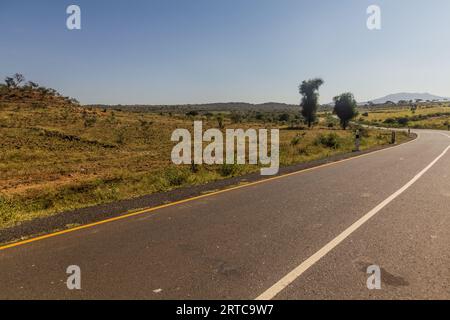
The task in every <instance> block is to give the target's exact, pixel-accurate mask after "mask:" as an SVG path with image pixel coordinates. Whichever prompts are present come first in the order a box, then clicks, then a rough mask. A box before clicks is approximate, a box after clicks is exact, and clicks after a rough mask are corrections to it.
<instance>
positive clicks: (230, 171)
mask: <svg viewBox="0 0 450 320" xmlns="http://www.w3.org/2000/svg"><path fill="white" fill-rule="evenodd" d="M238 171H239V167H238V166H237V165H236V164H226V163H224V164H223V165H221V166H220V168H219V173H220V175H221V176H223V177H228V176H232V175H235V174H236V173H238Z"/></svg>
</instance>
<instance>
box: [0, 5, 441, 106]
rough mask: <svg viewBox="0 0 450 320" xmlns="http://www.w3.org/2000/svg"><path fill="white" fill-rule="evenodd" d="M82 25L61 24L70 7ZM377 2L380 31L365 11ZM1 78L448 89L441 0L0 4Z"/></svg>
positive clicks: (234, 97)
mask: <svg viewBox="0 0 450 320" xmlns="http://www.w3.org/2000/svg"><path fill="white" fill-rule="evenodd" d="M69 4H77V5H79V6H80V7H81V10H82V30H79V31H69V30H67V29H66V18H67V15H66V12H65V11H66V7H67V6H68V5H69ZM370 4H378V5H380V6H381V9H382V30H380V31H369V30H368V29H367V28H366V19H367V14H366V9H367V7H368V5H370ZM0 28H1V33H0V77H2V78H4V77H5V76H6V75H9V74H12V73H15V72H20V73H23V74H24V75H25V76H26V77H27V79H30V80H34V81H37V82H39V83H41V84H43V85H46V86H49V87H53V88H55V89H57V90H60V91H61V92H63V93H64V94H65V95H70V96H73V97H75V98H78V99H79V100H80V101H81V102H82V103H108V104H115V103H121V104H134V103H145V104H175V103H176V104H178V103H203V102H218V101H246V102H257V103H259V102H266V101H278V102H287V103H298V102H299V95H298V90H297V86H298V84H299V83H300V82H301V80H303V79H307V78H311V77H316V76H320V77H323V79H324V80H325V85H324V86H323V87H322V88H321V102H323V103H326V102H330V101H331V99H332V97H333V96H335V95H336V94H338V93H342V92H345V91H351V92H353V93H354V94H355V96H356V98H357V99H358V100H359V101H364V100H367V99H371V98H376V97H379V96H383V95H385V94H388V93H394V92H401V91H409V92H425V91H427V92H430V93H433V94H437V95H442V96H450V57H449V54H450V1H448V0H429V1H425V0H423V1H418V0H385V1H382V0H379V1H376V0H371V1H367V0H339V1H336V0H317V1H302V0H128V1H125V0H111V1H107V0H72V1H65V0H53V1H51V0H40V1H34V0H33V1H32V0H30V1H22V0H16V1H1V2H0Z"/></svg>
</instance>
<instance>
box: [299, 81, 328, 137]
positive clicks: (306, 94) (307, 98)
mask: <svg viewBox="0 0 450 320" xmlns="http://www.w3.org/2000/svg"><path fill="white" fill-rule="evenodd" d="M322 84H323V80H322V79H320V78H316V79H310V80H307V81H303V82H302V84H301V85H300V86H299V92H300V94H301V95H302V103H301V104H300V106H301V107H302V115H303V117H304V118H305V120H306V122H307V123H308V127H309V128H311V125H312V124H313V123H314V121H315V120H316V113H317V108H318V102H319V92H318V91H319V87H320V86H321V85H322Z"/></svg>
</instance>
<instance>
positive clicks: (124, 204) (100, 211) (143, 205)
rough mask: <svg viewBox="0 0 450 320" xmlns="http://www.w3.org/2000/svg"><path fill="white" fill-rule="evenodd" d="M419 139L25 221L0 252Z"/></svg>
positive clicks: (2, 241) (0, 240) (8, 233)
mask: <svg viewBox="0 0 450 320" xmlns="http://www.w3.org/2000/svg"><path fill="white" fill-rule="evenodd" d="M417 137H418V135H417V134H416V133H412V134H411V137H409V138H408V139H406V140H405V141H402V142H401V143H399V144H388V145H382V146H377V147H373V148H369V149H367V150H364V151H359V152H347V153H342V154H338V155H333V156H330V157H327V158H323V159H319V160H313V161H309V162H305V163H300V164H295V165H290V166H286V167H281V168H280V170H279V173H278V174H277V175H276V176H269V177H268V176H261V175H260V174H259V172H255V173H251V174H246V175H243V176H237V177H232V178H227V179H222V180H218V181H212V182H209V183H206V184H203V185H198V186H190V187H183V188H179V189H175V190H172V191H168V192H162V193H154V194H149V195H145V196H141V197H138V198H132V199H127V200H121V201H118V202H114V203H108V204H102V205H97V206H92V207H86V208H82V209H77V210H73V211H66V212H61V213H58V214H55V215H51V216H48V217H43V218H37V219H34V220H30V221H25V222H22V223H20V224H18V225H15V226H13V227H9V228H5V229H0V250H3V249H6V248H8V247H12V246H17V245H18V244H19V243H21V242H31V240H33V238H46V237H49V236H51V235H52V234H55V235H56V234H63V233H67V232H71V231H75V230H79V229H84V228H87V227H90V226H93V225H98V224H103V223H107V222H111V221H115V220H119V219H124V218H127V217H129V216H133V215H137V214H142V213H146V212H150V211H154V210H157V209H160V208H162V207H166V206H172V205H176V204H178V203H180V202H187V201H191V200H195V199H198V198H201V197H206V196H212V195H214V194H217V193H223V192H227V191H231V190H234V189H237V188H242V187H245V186H249V185H253V184H256V183H262V182H265V181H270V180H274V179H280V178H282V177H284V176H288V175H292V174H297V173H301V172H303V171H307V170H312V169H317V168H320V167H323V166H328V165H332V164H336V163H339V162H342V161H346V160H351V159H354V158H358V157H362V156H365V155H369V154H372V153H375V152H377V151H382V150H386V149H391V148H394V147H397V146H401V145H404V144H405V143H409V142H413V141H415V140H416V139H417ZM2 245H3V246H2Z"/></svg>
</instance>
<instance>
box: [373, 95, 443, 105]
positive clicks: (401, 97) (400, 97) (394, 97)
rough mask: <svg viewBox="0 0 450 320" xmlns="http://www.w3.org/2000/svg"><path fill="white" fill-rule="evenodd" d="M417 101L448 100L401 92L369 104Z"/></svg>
mask: <svg viewBox="0 0 450 320" xmlns="http://www.w3.org/2000/svg"><path fill="white" fill-rule="evenodd" d="M417 99H422V100H423V101H427V100H430V101H432V100H448V98H445V97H439V96H435V95H433V94H430V93H408V92H401V93H394V94H389V95H387V96H385V97H382V98H378V99H374V100H371V101H370V102H372V103H374V104H382V103H385V102H387V101H392V102H395V103H397V102H399V101H400V100H405V101H409V100H413V101H416V100H417Z"/></svg>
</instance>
